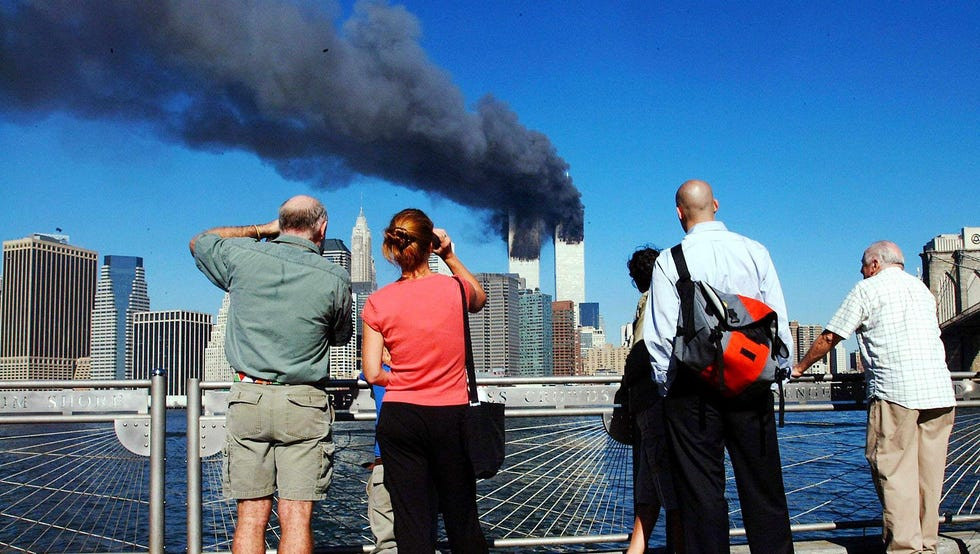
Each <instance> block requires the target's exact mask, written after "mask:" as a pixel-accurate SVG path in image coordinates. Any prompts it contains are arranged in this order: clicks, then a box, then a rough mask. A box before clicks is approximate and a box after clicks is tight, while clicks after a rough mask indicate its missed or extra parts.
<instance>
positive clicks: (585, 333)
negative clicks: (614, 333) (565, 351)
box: [578, 326, 606, 356]
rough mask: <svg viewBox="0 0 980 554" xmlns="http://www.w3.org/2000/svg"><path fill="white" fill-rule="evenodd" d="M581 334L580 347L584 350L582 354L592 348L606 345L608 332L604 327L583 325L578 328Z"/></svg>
mask: <svg viewBox="0 0 980 554" xmlns="http://www.w3.org/2000/svg"><path fill="white" fill-rule="evenodd" d="M578 334H579V348H580V349H581V350H582V355H583V356H585V353H586V352H587V351H589V350H591V349H592V348H602V347H603V346H605V345H606V333H605V331H603V330H602V327H582V326H579V328H578Z"/></svg>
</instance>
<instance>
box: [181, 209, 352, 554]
mask: <svg viewBox="0 0 980 554" xmlns="http://www.w3.org/2000/svg"><path fill="white" fill-rule="evenodd" d="M326 229H327V213H326V210H325V209H324V207H323V204H321V203H320V202H319V201H318V200H316V199H315V198H311V197H309V196H295V197H293V198H290V199H289V200H287V201H286V202H284V203H283V204H282V206H281V207H280V208H279V218H278V219H277V220H274V221H271V222H269V223H266V224H262V225H246V226H243V227H215V228H213V229H209V230H207V231H204V232H203V233H201V234H199V235H197V236H196V237H194V238H193V239H191V243H190V248H191V253H192V254H193V255H194V260H195V261H196V262H197V267H198V268H199V269H200V270H201V271H202V272H203V273H204V274H205V275H206V276H207V277H208V279H210V280H211V282H212V283H214V284H215V285H217V286H218V287H220V288H221V289H223V290H225V291H227V292H228V293H229V294H230V297H231V305H230V308H229V310H228V327H227V334H226V336H225V354H226V355H227V357H228V361H229V362H230V364H231V367H232V368H233V370H234V371H235V378H234V381H235V382H234V383H233V384H232V388H231V392H230V394H229V396H228V414H227V442H226V448H225V453H224V463H225V470H224V472H223V475H224V482H223V485H224V490H225V495H226V496H228V497H230V498H234V499H236V500H237V503H238V526H237V527H236V529H235V536H234V539H233V541H234V542H233V544H232V549H233V550H234V551H235V552H243V553H244V552H255V553H264V552H265V529H266V526H267V525H268V522H269V516H270V514H271V511H272V498H273V496H272V495H273V493H274V492H275V491H276V490H277V489H278V491H279V510H278V511H279V521H280V523H281V524H282V539H281V541H280V543H279V548H280V549H281V550H283V551H288V552H312V549H313V534H312V529H311V526H310V522H311V518H312V514H313V503H314V502H315V501H317V500H322V499H323V498H324V497H325V496H326V490H327V487H328V485H329V484H330V478H331V475H332V472H333V451H334V447H333V441H332V439H331V434H330V427H331V425H332V423H333V409H332V407H331V404H330V396H329V395H328V394H327V393H326V392H325V391H324V385H325V384H326V382H327V381H328V380H329V376H330V372H329V351H330V348H329V347H330V346H331V345H342V344H346V343H347V342H348V341H349V340H350V337H351V334H352V332H353V326H352V321H351V293H350V275H349V274H348V273H347V271H346V270H344V269H343V268H341V267H340V266H338V265H337V264H334V263H332V262H330V261H328V260H327V259H325V258H323V257H322V256H321V254H320V247H319V244H320V243H321V242H322V241H323V237H324V234H325V233H326ZM261 239H267V241H266V242H261Z"/></svg>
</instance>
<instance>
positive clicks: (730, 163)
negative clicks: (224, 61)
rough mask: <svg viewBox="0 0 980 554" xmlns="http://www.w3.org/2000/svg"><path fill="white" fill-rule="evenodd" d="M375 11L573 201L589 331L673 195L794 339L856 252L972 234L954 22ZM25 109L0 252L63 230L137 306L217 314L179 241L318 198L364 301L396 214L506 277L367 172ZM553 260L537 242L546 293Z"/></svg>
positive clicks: (976, 82) (10, 109) (968, 121)
mask: <svg viewBox="0 0 980 554" xmlns="http://www.w3.org/2000/svg"><path fill="white" fill-rule="evenodd" d="M14 5H15V6H16V5H17V4H16V3H15V4H14ZM14 9H16V8H14V7H10V6H9V5H8V6H5V7H4V8H0V13H2V14H4V15H9V14H10V13H11V10H14ZM310 9H314V10H316V8H310ZM319 9H320V10H322V11H324V12H327V13H329V15H328V21H332V22H333V23H334V24H335V25H336V27H337V28H339V27H340V25H341V24H342V22H343V21H346V20H348V19H349V18H350V17H351V14H352V13H353V8H352V6H351V4H349V3H347V2H341V3H338V4H336V5H335V6H334V7H327V8H323V7H321V8H319ZM391 10H392V11H391V13H392V14H394V15H398V16H404V17H411V18H414V20H415V22H416V23H417V27H418V29H419V33H418V38H417V41H418V45H419V47H420V48H421V50H422V51H423V52H424V54H425V55H426V56H427V57H428V60H429V61H431V63H432V65H433V66H434V67H437V68H439V70H441V71H444V72H445V75H446V79H448V80H449V81H450V82H451V84H452V86H454V87H457V88H458V91H459V94H460V95H461V97H462V99H463V101H464V103H465V109H466V110H467V111H468V112H471V113H472V112H474V111H475V110H476V105H477V104H478V102H479V100H480V98H481V97H483V96H484V95H486V94H490V95H492V96H493V97H494V98H496V99H497V100H499V101H500V102H503V103H505V104H507V105H508V106H509V107H510V108H511V109H512V110H513V112H514V113H515V115H516V117H517V118H518V119H519V121H520V123H522V124H524V125H526V126H527V128H529V129H531V130H534V131H537V132H540V133H543V134H544V135H546V136H547V138H548V139H549V140H550V143H551V144H552V145H553V146H554V148H555V149H556V151H557V154H558V155H560V156H561V157H562V158H563V159H564V160H565V161H566V162H567V163H568V166H569V168H568V171H569V174H570V176H571V177H572V179H574V184H575V186H576V187H577V189H578V190H579V191H580V192H581V195H582V196H581V201H582V204H583V205H584V206H585V221H584V231H585V278H586V287H585V290H586V295H585V300H586V301H587V302H598V303H599V305H600V311H601V313H602V315H603V317H604V319H605V321H606V325H607V331H608V332H609V333H614V332H615V329H616V328H618V325H620V324H622V323H625V322H627V321H629V320H630V319H631V318H632V312H633V308H634V306H635V302H636V298H637V292H636V291H635V289H633V288H632V287H631V286H630V283H629V279H628V277H627V275H626V270H625V261H626V259H627V258H628V256H629V255H630V254H631V253H632V251H633V250H634V248H636V247H637V246H639V245H642V244H654V245H656V246H658V247H660V248H668V247H670V246H671V245H673V244H675V243H676V242H677V241H679V240H680V239H681V237H682V231H681V229H680V226H679V225H678V223H677V220H676V215H675V214H674V213H673V193H674V190H676V188H677V186H678V185H679V184H680V183H681V182H683V181H684V180H686V179H689V178H703V179H705V180H707V181H708V182H710V183H711V184H712V185H713V186H714V187H715V192H716V195H717V196H718V198H719V200H720V203H721V210H720V211H719V214H718V217H719V219H720V220H722V221H724V222H725V223H726V224H727V225H728V226H729V228H731V229H732V230H734V231H736V232H740V233H743V234H745V235H747V236H749V237H751V238H754V239H756V240H759V241H760V242H762V243H763V244H765V245H766V246H767V247H768V248H769V250H770V252H771V253H772V256H773V259H774V262H775V264H776V267H777V270H778V272H779V275H780V278H781V281H782V284H783V288H784V291H785V295H786V299H787V305H788V308H789V316H790V319H794V320H798V321H805V322H812V323H820V324H823V323H826V321H827V320H828V319H829V317H830V315H831V314H832V313H833V311H834V310H835V309H836V307H837V305H838V303H839V301H840V299H841V298H842V297H843V295H844V294H845V293H846V292H847V290H849V289H850V287H851V286H853V284H854V283H855V282H856V281H857V280H858V279H859V278H860V276H859V275H858V271H857V270H858V260H859V257H860V255H861V252H862V251H863V249H864V248H865V247H866V246H867V244H868V243H870V242H872V241H874V240H878V239H890V240H894V241H895V242H897V243H898V244H899V246H900V247H901V248H902V249H903V251H904V253H905V255H906V261H907V270H908V271H909V272H910V273H913V274H915V273H917V270H918V268H919V266H920V263H919V260H918V259H917V258H918V254H919V253H920V252H921V250H922V246H923V245H924V244H925V243H926V242H928V241H929V240H931V239H932V238H933V237H934V236H936V235H939V234H942V233H958V232H959V231H960V229H961V228H962V227H964V226H975V225H978V224H980V221H978V220H977V218H978V213H977V210H976V201H975V199H974V197H975V193H974V192H973V189H974V188H975V187H974V186H973V182H974V181H975V179H976V174H977V160H978V156H977V153H978V152H980V138H978V136H977V135H978V134H977V133H976V129H977V128H980V109H978V106H980V38H978V37H977V35H976V33H975V29H976V26H977V23H978V21H980V13H978V10H980V8H978V7H977V6H975V5H972V4H967V3H962V4H951V5H946V6H923V5H911V6H876V7H873V8H872V7H871V6H864V5H860V4H858V5H831V6H806V5H781V4H776V5H770V6H761V5H760V6H742V5H734V6H724V7H718V6H715V7H711V6H708V5H687V4H670V3H667V4H661V5H656V6H650V5H648V4H645V3H623V4H619V5H615V6H601V7H598V8H597V7H596V5H595V4H594V3H574V2H573V3H567V4H562V5H560V6H559V5H521V6H510V5H506V4H504V5H497V4H492V3H491V4H486V3H475V2H460V3H453V4H451V5H446V4H444V3H435V2H406V3H405V4H404V7H403V8H400V7H397V5H395V7H392V8H391ZM5 21H6V18H5ZM57 38H58V39H59V40H67V37H57ZM408 40H416V39H415V38H412V37H409V39H408ZM3 48H5V47H4V46H3V45H0V49H3ZM0 52H3V51H2V50H0ZM0 59H6V58H2V57H0ZM52 63H55V62H52ZM55 69H56V68H55ZM4 71H5V72H7V73H5V74H6V75H13V76H18V75H16V74H12V73H10V72H16V71H17V68H10V67H6V68H4ZM93 77H94V76H93ZM22 92H23V91H21V90H17V91H13V90H11V89H6V88H3V87H0V100H3V102H0V148H2V149H3V151H4V156H2V157H0V196H2V197H3V208H2V215H3V216H4V217H2V218H0V238H2V239H3V240H13V239H19V238H23V237H26V236H28V235H30V234H31V233H34V232H49V233H54V232H57V229H58V228H61V229H63V232H64V233H65V234H68V235H70V236H71V244H73V245H76V246H79V247H82V248H87V249H90V250H95V251H97V252H98V254H99V256H100V257H101V256H105V255H123V256H139V257H142V258H144V260H145V270H146V280H147V284H148V289H149V291H148V292H149V296H150V298H152V299H153V306H152V307H153V309H154V310H166V309H187V310H195V311H204V312H209V313H212V314H213V313H216V312H217V310H218V308H219V306H220V304H221V293H220V291H218V290H217V289H215V288H214V287H212V286H210V284H209V283H207V281H206V279H204V278H202V277H201V276H200V275H198V274H197V271H196V269H195V268H194V265H193V260H192V259H191V257H190V255H189V253H188V252H187V242H188V240H189V239H190V238H191V237H192V236H193V235H194V234H195V233H197V232H200V231H203V230H204V229H207V228H210V227H213V226H218V225H238V224H251V223H262V222H266V221H269V220H271V219H272V218H274V217H275V210H276V208H277V207H278V205H279V203H281V202H282V201H283V200H284V199H285V198H287V197H288V196H290V195H292V194H297V193H307V194H312V195H314V196H317V197H319V198H321V199H322V200H323V201H324V203H325V205H326V206H327V210H328V212H329V215H330V227H329V229H328V236H330V237H334V238H340V239H342V240H344V239H347V238H348V236H349V235H348V233H350V230H351V227H352V226H353V224H354V222H355V220H356V218H357V216H358V213H359V210H360V207H361V205H362V204H361V198H362V196H363V206H364V213H365V216H366V217H367V221H368V222H369V224H370V226H371V228H372V229H373V230H375V231H374V239H375V240H374V243H373V245H372V250H373V255H374V258H375V260H377V262H378V263H377V273H378V285H379V286H383V285H384V284H387V283H389V282H391V281H392V280H394V279H395V278H396V277H397V275H396V273H395V270H394V268H392V267H391V266H390V264H388V263H387V262H385V261H384V260H383V258H382V256H381V255H380V242H381V240H380V239H381V235H380V232H379V231H378V230H380V229H384V227H385V226H386V225H387V222H388V220H389V218H390V217H391V215H392V214H394V213H395V212H397V211H398V210H400V209H402V208H405V207H410V206H413V207H419V208H421V209H423V210H425V211H426V212H427V213H429V215H430V216H432V218H433V220H434V221H435V223H436V225H438V226H441V227H445V228H446V229H447V230H448V231H449V232H450V234H451V235H452V236H453V238H454V240H455V241H456V245H457V252H458V253H459V255H460V257H461V259H462V260H463V261H464V262H465V263H466V264H467V265H468V267H469V268H470V270H471V271H474V272H488V273H491V272H492V273H503V272H506V271H507V252H506V246H505V241H504V240H503V239H502V238H501V237H500V234H499V229H498V228H497V227H496V226H494V225H493V224H491V223H490V222H488V216H490V215H492V214H490V213H488V212H487V211H486V210H482V209H478V208H477V209H474V208H468V207H464V206H462V205H460V204H457V203H455V202H454V201H452V200H447V199H445V198H443V197H442V196H441V195H438V194H432V193H426V192H421V191H419V190H418V189H417V188H414V187H412V186H406V185H402V184H398V182H397V181H388V180H385V179H383V178H380V177H377V176H364V175H357V174H355V175H353V176H352V177H351V178H349V179H345V180H338V181H336V182H331V181H329V180H326V181H322V180H321V181H317V180H303V179H300V178H297V177H296V176H295V175H294V176H293V177H291V178H288V176H284V174H283V172H282V171H277V170H276V169H277V168H276V167H274V166H273V165H270V164H269V163H267V162H263V161H262V160H261V159H260V158H259V157H257V156H256V155H255V154H253V153H250V152H247V151H243V150H241V149H238V148H224V147H220V146H219V145H216V144H210V145H209V144H206V143H201V144H198V145H197V146H188V145H185V144H182V143H180V142H179V141H176V140H174V139H173V138H172V137H168V136H166V135H161V134H160V133H159V132H158V130H157V129H154V128H153V127H152V126H150V125H147V124H146V123H145V122H140V121H133V120H131V119H127V118H125V117H112V116H105V115H100V114H98V113H94V112H79V111H77V110H69V109H67V108H66V106H65V105H64V104H62V103H59V102H54V101H53V102H47V103H45V102H40V103H31V104H29V105H28V104H24V103H20V104H18V103H16V102H13V101H8V100H11V99H12V98H13V95H15V94H20V93H22ZM25 106H27V107H25ZM460 186H464V184H463V183H461V184H460ZM515 194H519V193H515ZM521 200H522V199H521V198H519V197H518V198H517V199H516V201H521ZM345 242H346V240H345ZM553 257H554V256H553V251H552V250H551V247H550V245H548V244H547V241H546V244H545V246H544V249H543V251H542V254H541V260H542V262H543V263H542V264H540V265H541V285H542V291H543V292H546V293H548V294H552V295H553V294H554V292H555V291H554V276H553V267H552V264H551V263H550V260H552V259H553Z"/></svg>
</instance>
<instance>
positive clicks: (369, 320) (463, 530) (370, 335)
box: [361, 209, 487, 554]
mask: <svg viewBox="0 0 980 554" xmlns="http://www.w3.org/2000/svg"><path fill="white" fill-rule="evenodd" d="M382 252H383V253H384V256H385V258H386V259H388V260H389V261H391V262H392V263H395V264H397V265H398V266H399V267H400V268H401V271H402V276H401V278H400V279H398V280H397V281H395V282H394V283H391V284H390V285H388V286H386V287H384V288H382V289H380V290H378V291H377V292H375V293H374V294H372V295H371V296H370V297H369V298H368V300H367V303H366V304H365V306H364V311H363V312H362V314H361V318H362V319H363V320H364V339H363V343H362V348H361V352H362V359H363V364H364V376H365V377H366V378H367V380H368V381H369V382H370V383H372V384H374V385H381V386H384V387H385V388H386V392H385V397H384V402H383V403H382V406H381V414H380V415H379V416H378V417H379V419H378V427H377V438H378V443H379V444H380V445H381V459H382V460H383V463H384V467H385V486H386V487H387V488H388V490H389V492H390V493H391V503H392V507H393V509H394V513H395V541H396V542H397V543H398V551H399V552H403V553H406V554H412V553H416V552H417V553H425V554H431V553H432V552H434V551H435V541H436V537H435V529H436V523H437V521H436V518H437V517H438V513H439V512H442V517H443V521H444V523H445V527H446V535H447V536H448V538H449V547H450V549H451V550H452V551H453V552H460V553H463V552H466V553H468V552H473V553H483V552H487V542H486V539H485V538H484V536H483V531H482V529H480V522H479V520H478V519H477V511H476V478H475V477H474V476H473V470H472V468H471V466H470V463H469V459H468V458H467V456H466V451H465V450H464V447H463V435H462V429H463V425H462V423H463V415H464V414H465V412H466V408H467V405H468V396H467V391H466V346H465V341H464V337H463V317H464V315H465V314H464V313H463V300H462V298H461V296H460V291H459V286H460V285H459V284H460V283H462V284H463V288H464V289H465V291H466V304H467V306H466V308H467V310H468V311H470V312H477V311H479V310H480V309H482V308H483V305H484V304H485V303H486V300H487V296H486V293H485V292H484V291H483V287H481V286H480V283H479V282H478V281H477V280H476V278H475V277H473V274H472V273H470V272H469V270H467V269H466V267H465V266H464V265H463V263H462V262H461V261H460V260H459V258H457V257H456V255H455V253H454V252H453V246H452V241H451V240H450V239H449V236H448V235H447V234H446V232H445V231H444V230H442V229H434V228H433V225H432V220H430V219H429V217H428V216H427V215H425V213H423V212H422V211H421V210H416V209H407V210H402V211H400V212H398V213H397V214H395V216H394V217H392V218H391V223H390V224H389V225H388V228H387V229H385V238H384V244H383V245H382ZM432 253H435V254H437V255H438V256H439V257H441V258H442V259H443V260H444V261H445V262H446V265H448V266H449V269H450V270H452V272H453V275H454V277H449V276H446V275H439V274H436V273H432V272H431V271H430V270H429V265H428V260H429V255H430V254H432ZM385 347H387V348H388V352H389V353H390V355H391V363H390V367H391V372H390V373H389V372H385V371H382V369H381V353H382V351H383V350H384V348H385Z"/></svg>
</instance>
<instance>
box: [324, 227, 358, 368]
mask: <svg viewBox="0 0 980 554" xmlns="http://www.w3.org/2000/svg"><path fill="white" fill-rule="evenodd" d="M322 246H323V257H324V258H326V259H328V260H330V261H331V262H333V263H335V264H337V265H339V266H340V267H342V268H344V269H346V270H347V272H348V273H350V271H351V262H352V257H351V251H350V250H348V249H347V246H346V245H345V244H344V241H342V240H340V239H323V244H322ZM352 301H353V302H356V300H355V299H352ZM359 315H360V314H359V313H358V312H357V310H354V309H352V310H351V318H352V320H351V322H352V323H353V324H354V325H355V326H356V325H357V319H354V318H357V317H358V316H359ZM355 377H357V335H353V336H351V339H350V341H349V342H348V343H347V344H345V345H343V346H331V347H330V378H331V379H353V378H355Z"/></svg>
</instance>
